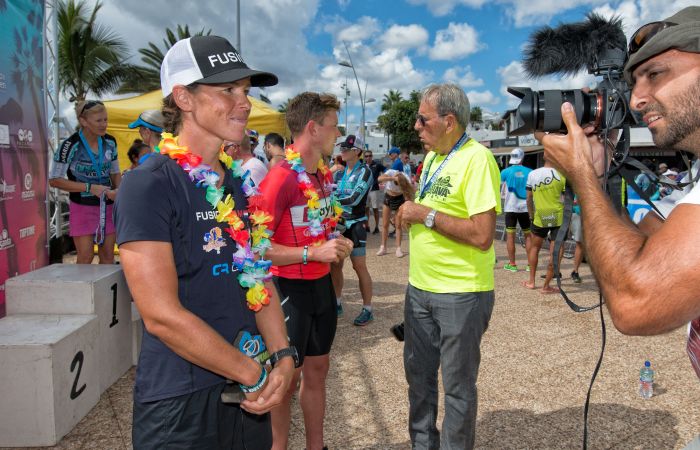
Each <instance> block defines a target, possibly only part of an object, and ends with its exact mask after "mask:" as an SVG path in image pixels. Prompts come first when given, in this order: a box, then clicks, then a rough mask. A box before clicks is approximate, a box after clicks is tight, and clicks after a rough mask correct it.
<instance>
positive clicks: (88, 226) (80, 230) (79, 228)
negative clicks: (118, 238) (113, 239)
mask: <svg viewBox="0 0 700 450" xmlns="http://www.w3.org/2000/svg"><path fill="white" fill-rule="evenodd" d="M69 203H70V205H69V206H70V219H69V220H70V235H71V237H72V236H94V235H95V231H96V230H97V226H98V225H99V224H100V207H99V205H96V206H90V205H81V204H79V203H75V202H69ZM113 207H114V204H111V205H107V215H106V217H105V219H106V220H105V236H106V235H108V234H114V221H112V208H113Z"/></svg>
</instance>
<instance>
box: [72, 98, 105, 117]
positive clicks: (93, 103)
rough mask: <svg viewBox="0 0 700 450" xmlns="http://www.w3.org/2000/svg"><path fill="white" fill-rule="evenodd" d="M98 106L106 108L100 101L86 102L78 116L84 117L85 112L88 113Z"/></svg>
mask: <svg viewBox="0 0 700 450" xmlns="http://www.w3.org/2000/svg"><path fill="white" fill-rule="evenodd" d="M97 105H103V106H104V103H102V102H101V101H99V100H90V101H87V102H85V104H83V108H82V109H81V110H80V114H78V115H79V116H82V115H83V113H84V112H85V111H87V110H88V109H90V108H94V107H95V106H97Z"/></svg>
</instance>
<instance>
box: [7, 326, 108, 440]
mask: <svg viewBox="0 0 700 450" xmlns="http://www.w3.org/2000/svg"><path fill="white" fill-rule="evenodd" d="M97 335H98V319H97V317H96V316H95V315H73V316H65V315H61V316H59V315H53V316H46V315H14V316H8V317H5V318H3V319H0V398H2V400H0V417H2V420H0V447H17V446H21V447H29V446H48V445H55V444H56V443H57V442H58V441H59V440H60V439H61V438H62V437H63V436H65V435H66V434H67V433H68V432H69V431H70V430H71V429H72V428H73V427H74V426H75V424H77V423H78V422H79V421H80V419H82V418H83V417H84V416H85V415H86V414H87V413H88V412H89V411H90V409H92V407H93V406H95V405H96V404H97V402H98V400H99V399H100V386H99V375H98V365H99V361H98V355H97V348H96V345H97Z"/></svg>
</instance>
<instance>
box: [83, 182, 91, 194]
mask: <svg viewBox="0 0 700 450" xmlns="http://www.w3.org/2000/svg"><path fill="white" fill-rule="evenodd" d="M91 187H92V185H91V184H90V183H85V193H86V194H89V193H90V188H91Z"/></svg>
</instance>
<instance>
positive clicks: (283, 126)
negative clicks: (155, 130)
mask: <svg viewBox="0 0 700 450" xmlns="http://www.w3.org/2000/svg"><path fill="white" fill-rule="evenodd" d="M248 99H249V100H250V102H251V103H252V104H253V109H252V110H251V111H250V117H249V118H248V128H251V129H253V130H256V131H257V132H258V133H260V134H261V135H264V134H268V133H273V132H274V133H279V134H281V135H282V136H285V137H289V129H288V128H287V123H286V121H285V115H284V113H280V112H278V111H275V110H274V109H273V108H272V107H270V105H268V104H267V103H264V102H262V101H260V100H258V99H257V98H253V97H248ZM162 100H163V97H162V96H161V92H160V90H157V91H153V92H149V93H148V94H143V95H138V96H136V97H130V98H126V99H122V100H110V101H106V102H104V104H105V107H106V108H107V114H108V117H109V126H108V127H107V133H109V134H111V135H112V136H114V137H115V138H116V140H117V149H118V151H119V166H120V167H121V169H122V170H124V169H127V168H129V166H131V163H130V162H129V158H128V157H127V156H126V153H127V152H128V151H129V147H130V146H131V144H132V143H133V142H134V139H137V138H139V132H138V129H134V130H132V129H129V124H130V123H131V122H133V121H134V120H136V119H137V118H138V117H139V114H141V112H143V111H144V110H146V109H160V108H161V104H162Z"/></svg>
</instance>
